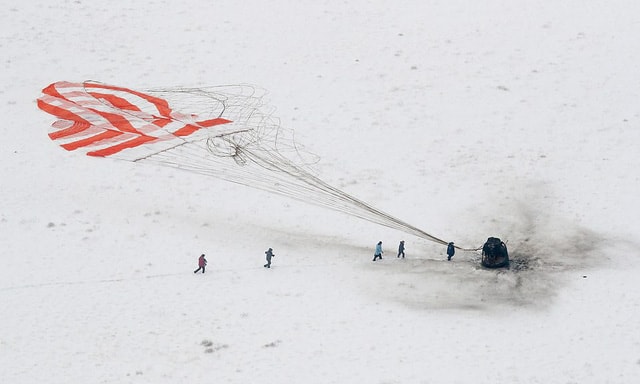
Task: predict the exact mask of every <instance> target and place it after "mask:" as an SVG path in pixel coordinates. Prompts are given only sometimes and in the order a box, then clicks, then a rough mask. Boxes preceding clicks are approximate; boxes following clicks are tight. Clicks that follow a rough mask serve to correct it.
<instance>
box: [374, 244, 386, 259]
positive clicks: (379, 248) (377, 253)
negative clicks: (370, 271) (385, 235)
mask: <svg viewBox="0 0 640 384" xmlns="http://www.w3.org/2000/svg"><path fill="white" fill-rule="evenodd" d="M383 253H384V252H383V251H382V241H378V244H376V251H375V252H374V253H373V261H376V260H378V259H380V260H382V254H383Z"/></svg>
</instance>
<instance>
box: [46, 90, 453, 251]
mask: <svg viewBox="0 0 640 384" xmlns="http://www.w3.org/2000/svg"><path fill="white" fill-rule="evenodd" d="M42 93H43V94H42V96H41V97H40V98H38V107H39V108H40V109H42V110H43V111H45V112H47V113H49V114H51V115H53V116H55V117H57V118H58V120H57V121H55V122H54V123H53V124H52V126H51V127H52V131H51V132H50V133H49V137H50V138H51V139H52V140H54V141H56V142H58V143H59V144H60V145H61V146H62V147H63V148H64V149H66V150H69V151H73V150H79V151H84V152H85V153H86V154H87V155H89V156H99V157H109V158H117V159H122V160H129V161H135V162H142V163H150V164H158V165H163V166H169V167H173V168H178V169H181V170H186V171H190V172H195V173H199V174H202V175H206V176H213V177H217V178H221V179H224V180H228V181H231V182H234V183H238V184H243V185H247V186H250V187H254V188H258V189H262V190H265V191H269V192H273V193H277V194H280V195H284V196H288V197H291V198H294V199H297V200H300V201H305V202H308V203H311V204H315V205H319V206H323V207H326V208H330V209H333V210H336V211H340V212H343V213H347V214H350V215H352V216H356V217H360V218H362V219H365V220H368V221H371V222H374V223H377V224H381V225H384V226H387V227H390V228H394V229H398V230H401V231H404V232H407V233H411V234H414V235H416V236H418V237H422V238H425V239H428V240H431V241H434V242H437V243H440V244H443V245H446V244H447V242H446V241H444V240H441V239H439V238H437V237H434V236H432V235H430V234H428V233H426V232H424V231H422V230H420V229H418V228H416V227H414V226H412V225H410V224H408V223H405V222H403V221H401V220H399V219H397V218H395V217H393V216H391V215H389V214H387V213H385V212H382V211H380V210H378V209H376V208H374V207H372V206H371V205H369V204H367V203H365V202H363V201H361V200H359V199H356V198H355V197H353V196H351V195H349V194H347V193H346V192H344V191H341V190H339V189H337V188H335V187H333V186H331V185H329V184H327V183H326V182H324V181H322V180H321V179H319V178H318V177H317V176H315V175H314V174H313V172H312V170H311V169H310V168H309V164H310V163H311V161H313V160H316V161H317V158H315V156H311V157H309V156H308V155H309V154H308V153H306V152H304V151H303V149H302V147H301V146H300V145H298V144H297V143H296V142H295V141H294V140H293V131H291V130H287V129H285V128H282V127H281V126H280V122H279V120H278V119H277V118H274V117H273V116H272V115H271V111H272V109H270V108H269V107H267V106H265V105H264V103H263V100H262V98H263V95H264V93H261V92H259V91H258V90H257V89H256V88H255V87H253V86H249V85H235V86H220V87H205V88H169V89H154V90H146V91H144V92H141V91H135V90H131V89H128V88H124V87H118V86H113V85H106V84H101V83H97V82H91V81H85V82H82V83H72V82H66V81H60V82H57V83H53V84H51V85H49V86H47V87H46V88H44V89H43V91H42Z"/></svg>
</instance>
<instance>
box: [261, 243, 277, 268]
mask: <svg viewBox="0 0 640 384" xmlns="http://www.w3.org/2000/svg"><path fill="white" fill-rule="evenodd" d="M264 254H265V255H266V257H267V264H265V265H264V267H265V268H271V258H272V257H275V256H276V255H274V254H273V249H271V248H269V249H267V250H266V251H265V253H264Z"/></svg>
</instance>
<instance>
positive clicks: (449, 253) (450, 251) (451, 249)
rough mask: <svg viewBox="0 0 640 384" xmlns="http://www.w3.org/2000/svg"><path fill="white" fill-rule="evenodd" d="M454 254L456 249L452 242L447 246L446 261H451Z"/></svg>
mask: <svg viewBox="0 0 640 384" xmlns="http://www.w3.org/2000/svg"><path fill="white" fill-rule="evenodd" d="M455 254H456V248H455V247H454V246H453V241H452V242H450V243H449V244H447V260H449V261H451V258H452V257H453V255H455Z"/></svg>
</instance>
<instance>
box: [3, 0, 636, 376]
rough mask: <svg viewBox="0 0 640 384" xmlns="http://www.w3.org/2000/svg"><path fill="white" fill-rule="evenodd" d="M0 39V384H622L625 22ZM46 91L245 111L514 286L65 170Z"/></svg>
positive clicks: (296, 217)
mask: <svg viewBox="0 0 640 384" xmlns="http://www.w3.org/2000/svg"><path fill="white" fill-rule="evenodd" d="M0 31H1V34H0V52H1V53H2V55H1V57H2V64H1V65H2V71H1V72H0V78H1V79H2V82H1V85H0V111H1V112H2V118H3V123H2V124H1V125H0V132H1V133H2V138H3V139H2V147H1V149H0V159H1V162H0V180H1V186H2V187H1V189H0V191H1V197H2V199H0V260H1V267H0V310H1V311H2V312H1V315H0V382H2V383H16V384H17V383H156V384H157V383H211V382H227V383H365V382H366V383H637V382H640V332H639V331H638V329H639V327H638V326H639V325H640V323H639V321H638V319H639V315H640V289H638V288H639V283H638V279H637V274H638V272H639V270H640V262H639V260H638V256H639V255H640V245H639V238H638V233H640V221H639V220H638V218H639V217H640V205H639V204H638V203H637V196H638V191H639V190H640V173H639V172H638V169H640V156H639V155H638V150H639V149H640V104H639V103H638V100H640V72H639V71H638V63H640V46H638V44H637V36H640V6H638V4H637V3H636V2H633V1H624V0H613V1H611V0H610V1H600V0H593V1H586V2H585V1H577V0H567V1H562V2H556V1H543V0H530V1H520V2H509V1H504V0H489V1H483V2H472V1H459V0H454V1H437V0H433V1H401V2H383V1H378V2H371V1H364V0H356V1H332V0H327V1H299V2H294V1H286V0H274V1H268V2H265V1H255V0H254V1H213V2H211V1H199V0H187V1H181V2H170V1H166V0H165V1H160V0H156V1H154V0H140V1H131V0H127V1H123V0H114V1H110V2H92V1H88V0H76V1H65V0H60V1H55V2H53V1H44V0H33V1H29V2H26V1H15V0H5V1H3V3H2V12H1V13H0ZM60 80H68V81H83V80H97V81H102V82H105V83H109V84H115V85H121V86H125V87H131V88H133V89H140V88H142V89H144V88H151V87H164V86H206V85H221V84H252V85H255V86H257V87H260V88H264V89H266V90H268V91H269V95H268V101H269V104H270V105H272V106H274V107H276V108H277V110H276V112H275V114H276V115H277V116H278V117H280V119H281V124H282V126H283V127H287V128H289V129H293V130H294V131H295V132H296V138H297V141H298V142H300V143H302V144H303V145H304V146H305V147H306V148H307V149H308V150H309V151H310V152H313V153H315V154H317V155H318V156H319V157H320V159H321V160H320V162H319V163H318V164H317V171H318V174H319V176H320V177H321V178H322V179H324V180H325V181H327V182H329V183H331V184H333V185H335V186H337V187H340V188H341V189H343V190H345V191H346V192H348V193H350V194H353V195H354V196H357V197H359V198H361V199H363V200H365V201H367V202H369V203H371V204H372V205H374V206H375V207H377V208H380V209H382V210H384V211H387V212H389V213H391V214H393V215H396V216H398V217H400V218H401V219H403V220H406V221H407V222H409V223H411V224H413V225H415V226H417V227H419V228H421V229H424V230H425V231H427V232H429V233H433V234H434V235H436V236H439V237H442V238H444V239H446V240H451V241H455V242H456V244H458V245H460V246H463V247H476V246H480V245H481V244H482V243H483V242H484V240H485V239H486V238H487V237H489V236H499V237H501V238H502V239H504V240H508V245H509V249H510V251H511V254H512V256H513V257H514V258H515V259H517V260H518V261H519V263H520V264H518V265H519V266H523V267H526V268H523V269H522V270H519V271H516V270H515V269H512V270H510V271H493V270H485V269H482V268H480V267H479V265H478V256H477V254H475V253H465V252H458V254H457V255H456V257H455V258H454V259H453V261H451V262H447V261H446V256H445V254H444V253H445V249H444V247H442V246H440V245H438V244H435V243H430V242H426V241H424V240H422V239H419V238H415V237H412V236H410V235H406V234H403V233H399V232H397V231H394V230H390V229H387V228H385V227H381V226H377V225H374V224H371V223H368V222H365V221H362V220H359V219H356V218H353V217H350V216H347V215H343V214H340V213H336V212H332V211H328V210H324V209H320V208H316V207H314V206H310V205H305V204H302V203H298V202H296V201H292V200H288V199H286V198H284V197H280V196H277V195H271V194H266V193H265V192H262V191H260V190H255V189H251V188H247V187H243V186H240V185H235V184H232V183H228V182H224V181H221V180H217V179H213V178H203V177H202V176H198V175H194V174H190V173H186V172H180V171H177V170H173V169H168V168H158V167H153V166H144V165H140V164H134V163H130V162H119V161H113V160H108V159H96V158H89V157H85V156H82V155H81V154H79V153H70V152H66V151H64V150H62V149H61V148H59V147H58V146H57V145H56V144H55V143H53V142H51V140H50V139H49V138H48V137H47V132H48V127H49V126H50V124H51V123H52V121H53V120H54V119H53V118H52V117H51V116H49V115H47V114H45V113H43V112H42V111H40V110H38V108H37V106H36V103H35V100H36V98H38V97H39V96H40V93H41V89H42V88H44V87H45V86H47V85H48V84H50V83H53V82H55V81H60ZM379 240H382V241H383V243H384V244H383V245H384V248H385V251H386V253H385V258H384V259H383V260H382V261H381V262H376V263H372V261H371V258H372V253H373V248H374V246H375V244H376V243H377V242H378V241H379ZM400 240H405V241H406V246H407V258H406V259H404V260H402V259H397V258H396V257H395V250H396V247H397V244H398V242H399V241H400ZM268 247H273V249H274V251H275V254H276V257H275V258H274V260H273V261H274V267H273V268H272V269H270V270H266V269H265V268H263V267H262V264H263V263H264V251H265V250H266V249H267V248H268ZM203 252H204V253H206V254H207V257H208V260H209V267H208V269H207V272H206V273H205V274H204V275H202V274H198V275H194V274H193V273H192V271H193V269H195V268H196V262H197V257H198V256H199V255H200V254H201V253H203Z"/></svg>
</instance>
